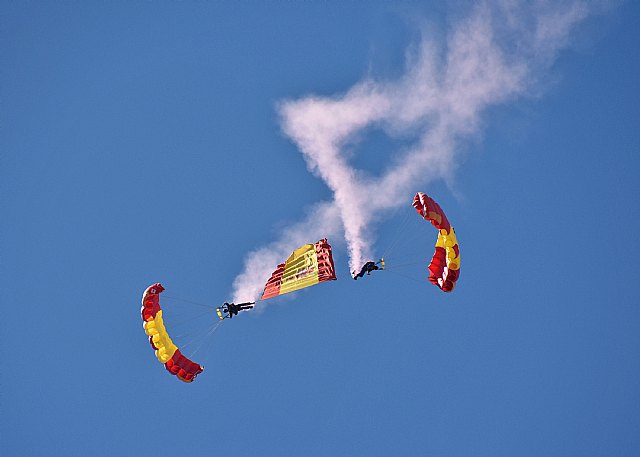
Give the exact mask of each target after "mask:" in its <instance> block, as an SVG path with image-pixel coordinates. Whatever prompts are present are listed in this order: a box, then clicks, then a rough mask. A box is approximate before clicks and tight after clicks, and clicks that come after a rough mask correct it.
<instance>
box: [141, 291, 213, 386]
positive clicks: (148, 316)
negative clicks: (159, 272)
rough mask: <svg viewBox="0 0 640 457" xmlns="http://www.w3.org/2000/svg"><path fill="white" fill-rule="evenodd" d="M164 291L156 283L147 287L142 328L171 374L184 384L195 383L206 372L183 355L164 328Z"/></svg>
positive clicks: (143, 299) (142, 309)
mask: <svg viewBox="0 0 640 457" xmlns="http://www.w3.org/2000/svg"><path fill="white" fill-rule="evenodd" d="M163 291H164V287H162V284H160V283H156V284H154V285H152V286H149V287H147V289H146V290H145V291H144V294H142V308H141V309H140V312H141V313H142V321H143V322H142V327H144V331H145V333H146V334H147V335H149V343H151V346H152V347H153V349H155V351H156V357H158V360H159V361H160V362H161V363H163V364H164V366H165V368H166V369H167V370H168V371H169V373H171V374H174V375H176V376H177V377H178V379H180V380H182V381H184V382H191V381H193V380H194V379H195V378H196V376H198V375H199V374H200V373H202V371H203V370H204V367H203V366H202V365H199V364H197V363H195V362H192V361H191V360H189V359H188V358H187V357H185V356H184V355H182V353H181V352H180V349H178V348H177V346H176V345H175V344H173V341H171V338H169V334H168V333H167V329H166V328H165V326H164V321H163V319H162V309H160V294H161V293H162V292H163Z"/></svg>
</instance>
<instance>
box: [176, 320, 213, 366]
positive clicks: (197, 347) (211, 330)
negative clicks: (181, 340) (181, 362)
mask: <svg viewBox="0 0 640 457" xmlns="http://www.w3.org/2000/svg"><path fill="white" fill-rule="evenodd" d="M221 324H222V321H220V320H219V321H218V322H216V323H214V324H213V325H212V326H211V328H210V329H209V331H207V333H206V334H205V335H204V336H202V337H200V338H199V339H198V340H197V341H193V342H192V343H189V344H185V345H184V347H187V346H189V345H191V344H196V343H197V342H198V341H200V344H198V345H197V346H196V348H195V349H194V350H193V351H191V353H190V354H189V358H192V357H193V356H194V355H196V354H197V353H198V351H200V349H201V348H202V346H203V345H204V343H206V342H207V340H208V339H209V337H210V336H211V335H213V334H214V333H215V332H216V330H218V329H219V328H220V325H221Z"/></svg>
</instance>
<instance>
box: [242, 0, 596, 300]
mask: <svg viewBox="0 0 640 457" xmlns="http://www.w3.org/2000/svg"><path fill="white" fill-rule="evenodd" d="M497 5H498V6H496V3H495V2H494V3H491V5H489V4H481V5H476V6H474V7H473V8H472V9H471V11H470V12H469V13H468V14H467V15H466V16H464V17H462V18H460V19H458V20H457V21H455V22H454V23H452V24H451V25H450V27H449V29H448V30H447V32H446V36H445V37H444V38H441V39H436V38H434V37H432V36H430V35H429V34H428V32H429V30H424V33H423V34H422V38H421V40H420V41H419V42H418V43H416V44H415V45H413V46H412V47H411V48H410V49H409V50H408V51H407V57H406V67H405V71H404V74H403V75H402V76H401V77H400V78H399V79H397V80H395V81H376V80H374V79H372V78H365V79H364V80H363V81H361V82H358V83H357V84H355V85H354V86H353V87H352V88H350V89H349V90H348V91H346V92H345V93H343V94H339V95H335V96H333V97H319V96H314V95H310V96H307V97H304V98H301V99H298V100H285V101H282V102H281V103H279V105H278V112H279V115H280V119H281V127H282V130H283V131H284V133H285V134H286V135H287V136H288V137H289V138H290V139H291V140H292V141H293V142H294V143H295V144H296V145H297V147H298V149H299V150H300V152H301V153H302V155H303V157H304V159H305V161H306V164H307V167H308V169H309V171H310V172H311V173H313V174H314V175H316V176H318V177H320V178H321V179H322V180H323V181H324V182H325V183H326V185H327V186H328V187H329V189H330V190H331V191H332V193H333V199H332V200H331V201H329V202H323V203H322V204H320V205H318V207H317V209H316V210H315V211H314V212H312V213H310V214H309V215H308V216H307V217H306V219H305V220H302V221H300V222H299V223H298V224H296V225H294V226H293V227H291V228H290V229H289V230H288V231H287V232H286V233H284V234H283V237H282V238H281V239H280V240H276V241H274V242H273V243H271V244H269V245H267V246H265V247H263V248H261V249H259V250H257V251H254V252H251V253H249V255H248V256H247V258H246V260H245V266H244V270H243V272H242V273H240V274H239V275H238V276H237V278H236V279H235V281H234V294H233V295H234V300H236V301H244V300H255V299H256V298H258V297H259V296H260V294H261V292H262V288H263V287H264V284H265V282H266V280H267V279H268V278H269V276H270V274H271V273H272V272H273V270H274V269H275V267H276V265H277V264H278V263H281V262H283V261H284V259H286V258H287V257H288V255H289V254H290V253H291V251H292V250H293V249H295V248H297V247H299V246H300V245H302V244H304V243H313V242H315V241H317V240H318V239H320V238H323V237H327V238H329V240H330V241H331V240H334V239H336V238H341V239H344V241H345V242H346V245H347V249H348V253H349V266H350V270H351V271H354V270H356V269H358V270H359V268H360V267H361V266H362V265H363V263H364V262H365V261H367V260H370V259H372V257H371V255H372V246H371V244H370V236H364V235H365V232H364V231H365V228H366V227H369V226H370V225H371V224H372V222H375V220H374V219H373V218H374V217H381V215H384V214H385V213H387V212H388V211H389V210H392V209H394V208H396V207H397V206H398V205H404V204H407V201H408V200H410V199H411V197H412V196H413V195H414V193H415V192H416V191H417V190H421V189H425V186H426V184H428V183H429V182H430V181H432V180H434V179H437V178H445V179H448V178H451V177H452V176H453V174H454V171H455V166H456V161H457V159H458V158H457V156H456V150H457V149H459V145H460V143H461V142H462V141H464V140H465V139H468V138H470V137H471V136H473V135H474V134H477V133H478V131H479V128H480V127H481V125H480V124H481V122H480V121H481V116H482V115H483V113H484V112H485V111H486V110H487V108H489V107H491V106H495V105H498V104H503V103H506V102H509V101H512V100H514V99H516V98H518V97H522V96H525V95H527V94H530V93H531V92H532V90H533V89H534V88H536V87H537V86H538V85H539V78H540V76H542V75H544V72H545V70H547V69H548V68H549V66H550V65H551V64H552V63H553V61H554V59H555V57H556V56H557V54H558V52H559V51H560V50H561V49H562V48H564V47H566V45H567V44H568V39H569V34H570V32H571V31H572V29H573V28H574V27H575V26H576V25H577V24H578V23H579V22H581V21H582V20H584V19H585V18H586V17H587V15H588V13H589V9H588V7H587V5H586V4H584V3H582V2H549V3H547V2H537V3H536V2H534V3H533V5H532V4H531V2H526V3H523V4H520V3H517V2H512V1H504V2H498V3H497ZM365 129H367V131H369V130H370V129H379V130H381V131H383V132H384V133H385V134H386V135H388V136H389V137H391V138H402V141H404V142H405V147H404V148H402V150H394V151H389V154H388V164H387V166H386V168H385V169H384V171H383V172H382V173H381V174H380V175H376V176H374V175H372V174H371V173H369V172H367V171H366V170H362V169H355V168H354V167H353V166H351V165H350V163H349V158H350V157H349V154H348V153H347V150H350V146H352V145H353V144H354V143H355V142H357V140H358V139H359V137H360V136H361V135H362V134H363V130H365ZM382 189H384V191H382ZM372 194H374V195H376V198H375V199H371V198H370V197H369V196H370V195H372ZM367 230H368V229H367ZM367 235H368V234H367Z"/></svg>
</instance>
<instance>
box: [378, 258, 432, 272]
mask: <svg viewBox="0 0 640 457" xmlns="http://www.w3.org/2000/svg"><path fill="white" fill-rule="evenodd" d="M424 264H425V261H424V260H420V261H415V262H408V263H399V264H395V263H392V264H391V268H389V267H387V266H385V267H384V269H385V270H389V269H390V270H395V269H397V268H403V267H412V266H414V265H424Z"/></svg>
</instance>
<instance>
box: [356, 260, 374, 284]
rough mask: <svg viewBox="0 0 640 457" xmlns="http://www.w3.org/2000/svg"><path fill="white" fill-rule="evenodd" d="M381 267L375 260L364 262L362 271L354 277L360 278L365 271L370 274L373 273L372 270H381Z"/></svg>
mask: <svg viewBox="0 0 640 457" xmlns="http://www.w3.org/2000/svg"><path fill="white" fill-rule="evenodd" d="M379 269H380V267H379V266H378V265H376V263H375V262H367V263H365V264H364V266H363V267H362V269H361V270H360V273H358V274H357V275H355V276H354V277H353V279H355V280H357V279H358V278H362V277H363V276H364V274H365V273H366V274H368V275H369V274H371V272H372V271H374V270H379Z"/></svg>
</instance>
